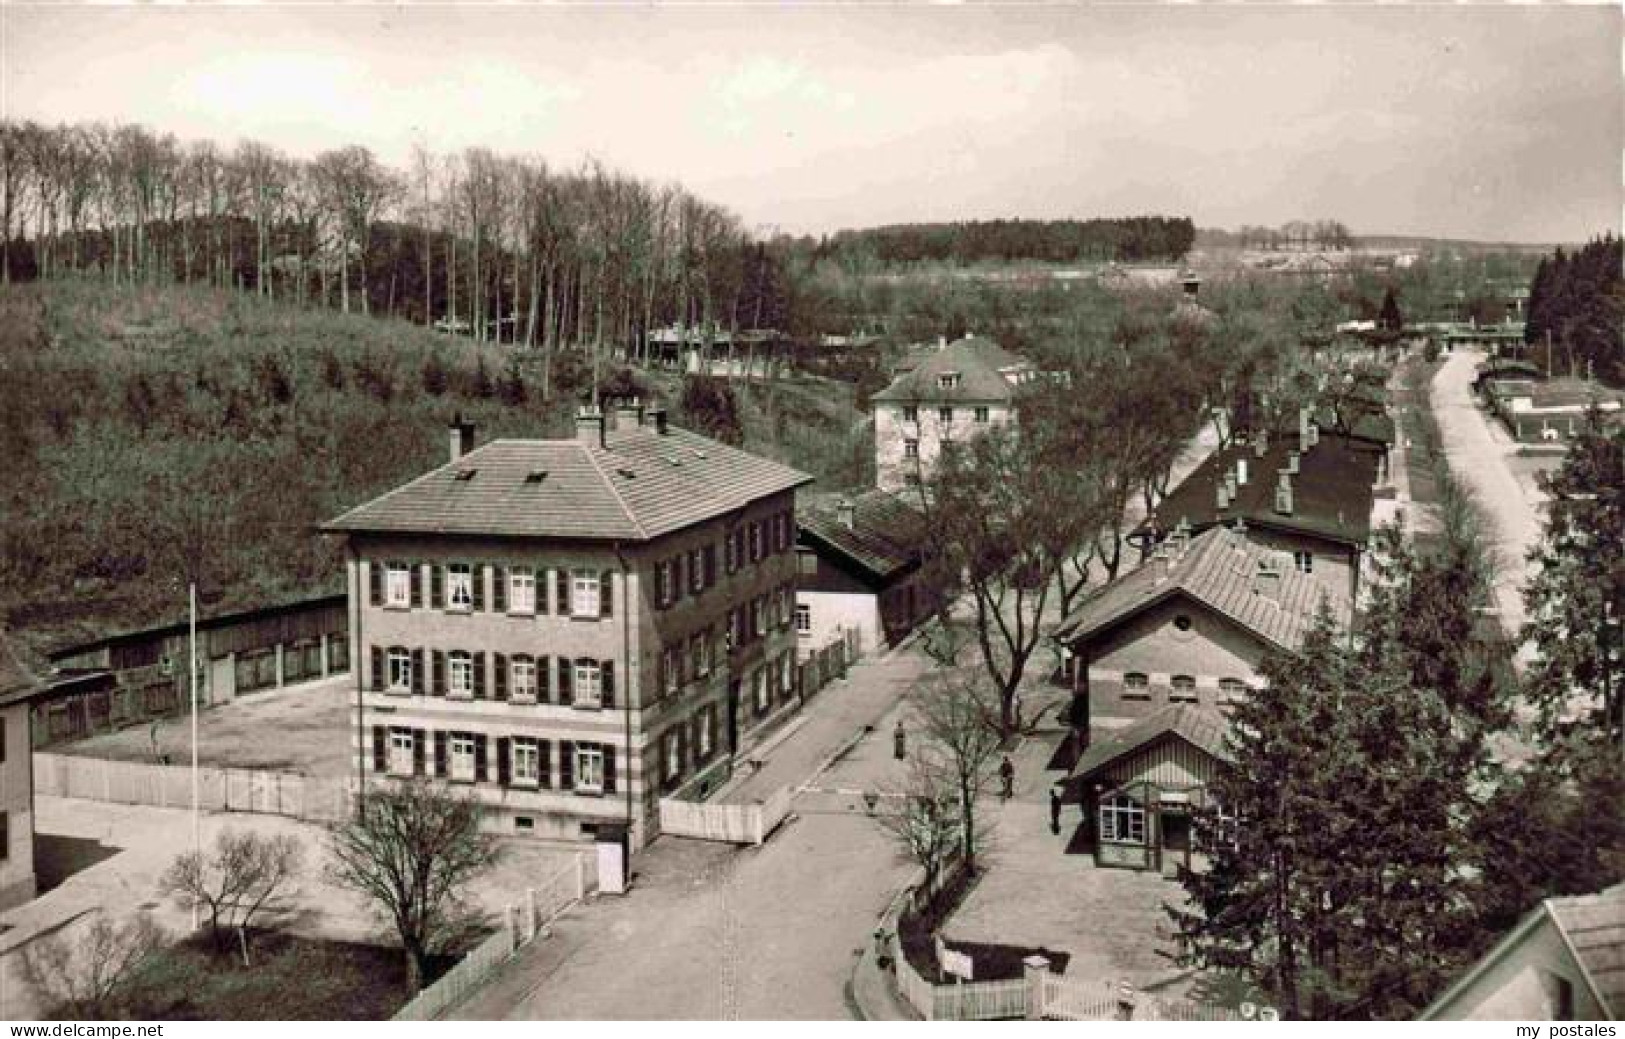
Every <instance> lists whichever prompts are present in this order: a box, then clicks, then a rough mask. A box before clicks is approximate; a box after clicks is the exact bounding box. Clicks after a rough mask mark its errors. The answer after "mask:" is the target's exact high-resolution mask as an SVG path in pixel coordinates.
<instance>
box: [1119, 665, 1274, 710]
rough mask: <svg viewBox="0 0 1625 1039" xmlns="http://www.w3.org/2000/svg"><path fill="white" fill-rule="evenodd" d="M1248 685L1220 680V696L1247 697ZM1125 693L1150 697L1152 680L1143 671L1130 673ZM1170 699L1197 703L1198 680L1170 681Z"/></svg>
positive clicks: (1189, 677) (1181, 678) (1177, 678)
mask: <svg viewBox="0 0 1625 1039" xmlns="http://www.w3.org/2000/svg"><path fill="white" fill-rule="evenodd" d="M1247 692H1248V685H1247V683H1246V682H1244V681H1242V680H1241V679H1239V678H1221V679H1219V694H1220V695H1221V696H1224V697H1228V698H1235V697H1241V696H1245V695H1246V694H1247ZM1123 693H1124V695H1125V696H1134V695H1141V696H1149V695H1150V694H1151V678H1150V676H1149V675H1147V674H1146V673H1145V672H1143V671H1129V672H1127V673H1126V674H1124V675H1123ZM1168 699H1170V700H1175V701H1178V700H1187V701H1189V702H1191V703H1195V702H1196V701H1197V699H1198V698H1197V695H1196V678H1195V676H1193V675H1174V676H1172V677H1170V678H1169V679H1168Z"/></svg>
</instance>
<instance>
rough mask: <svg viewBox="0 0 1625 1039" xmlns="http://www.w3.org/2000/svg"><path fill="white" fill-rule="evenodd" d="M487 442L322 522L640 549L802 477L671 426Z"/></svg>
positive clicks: (331, 527)
mask: <svg viewBox="0 0 1625 1039" xmlns="http://www.w3.org/2000/svg"><path fill="white" fill-rule="evenodd" d="M666 428H667V432H665V433H659V432H657V431H656V430H655V429H653V428H651V427H647V426H639V427H636V428H631V429H618V430H617V429H612V430H610V431H609V433H608V434H607V439H606V441H605V443H604V444H600V443H599V442H598V441H596V440H594V441H586V440H494V441H492V442H490V443H488V444H485V445H484V446H482V447H478V448H476V449H474V450H473V451H470V452H469V453H468V454H466V455H464V456H463V457H462V458H460V459H458V460H457V461H455V462H451V463H449V464H447V465H443V466H440V467H439V468H437V469H432V470H430V471H429V472H427V473H425V474H423V475H422V476H420V477H418V478H417V479H415V480H412V481H410V482H408V483H405V484H403V485H401V486H400V487H397V488H396V489H394V490H392V491H389V492H388V493H386V494H383V495H381V496H379V497H377V498H374V499H373V500H372V501H369V502H366V503H364V504H362V505H359V506H357V507H356V508H354V509H351V510H350V511H349V512H346V513H344V514H343V515H342V516H339V517H338V518H337V519H334V520H330V521H329V522H328V523H326V524H325V525H324V526H323V528H322V529H323V530H326V531H333V532H357V531H367V532H374V533H424V534H470V535H480V534H484V535H497V536H508V537H546V538H594V539H606V540H620V541H648V540H652V539H654V538H658V537H660V536H662V535H664V534H668V533H671V532H672V531H675V530H680V529H682V528H683V527H686V526H689V525H691V524H694V523H697V522H700V521H702V520H706V519H710V518H711V517H714V516H718V515H721V514H723V513H726V512H731V511H733V510H735V509H739V508H742V507H744V506H746V505H748V504H750V503H751V502H753V501H758V500H760V499H762V498H764V497H767V496H769V495H772V494H777V493H779V492H782V491H788V490H792V489H794V488H796V487H799V486H801V485H802V484H805V483H810V482H811V481H812V477H810V476H808V475H807V474H805V473H802V472H799V471H797V470H795V469H792V468H790V467H789V466H786V465H782V464H780V463H778V462H774V461H771V460H769V459H766V458H761V457H758V456H757V455H753V454H750V453H749V452H747V451H741V450H739V449H738V448H734V447H729V446H727V445H726V444H721V443H718V442H717V441H715V440H711V439H709V438H707V437H703V436H700V435H699V434H697V433H691V432H689V431H687V430H684V429H679V428H677V427H675V426H668V427H666Z"/></svg>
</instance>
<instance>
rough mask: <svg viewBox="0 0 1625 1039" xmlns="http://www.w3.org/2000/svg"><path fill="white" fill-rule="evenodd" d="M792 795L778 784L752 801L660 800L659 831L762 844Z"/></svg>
mask: <svg viewBox="0 0 1625 1039" xmlns="http://www.w3.org/2000/svg"><path fill="white" fill-rule="evenodd" d="M792 796H793V794H792V792H791V790H790V788H789V787H779V788H778V789H777V790H775V791H773V792H772V793H771V794H769V795H768V796H767V798H766V800H763V801H756V802H753V803H751V804H709V803H706V802H703V801H679V800H677V799H676V798H672V797H663V798H661V799H660V832H661V833H669V834H671V835H672V836H674V837H693V838H696V839H698V840H702V841H726V842H727V843H729V844H761V843H762V842H763V841H765V840H767V837H768V835H769V834H771V833H772V832H773V831H774V829H776V828H777V827H778V825H779V823H781V822H783V821H784V818H785V816H787V815H789V814H790V800H791V798H792Z"/></svg>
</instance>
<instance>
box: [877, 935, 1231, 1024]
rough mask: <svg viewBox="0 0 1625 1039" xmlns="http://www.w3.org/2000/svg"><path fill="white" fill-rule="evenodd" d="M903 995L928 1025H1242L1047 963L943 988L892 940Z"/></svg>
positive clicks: (1208, 1009) (1208, 1008)
mask: <svg viewBox="0 0 1625 1039" xmlns="http://www.w3.org/2000/svg"><path fill="white" fill-rule="evenodd" d="M891 955H892V963H893V964H894V965H895V971H896V977H897V989H898V991H899V992H900V993H901V994H902V996H903V998H904V999H905V1000H906V1001H907V1002H908V1004H909V1005H910V1006H912V1007H913V1008H914V1009H915V1011H916V1012H918V1013H919V1015H920V1016H921V1017H923V1018H925V1019H926V1020H927V1021H999V1020H1012V1019H1017V1018H1047V1019H1049V1020H1055V1021H1115V1020H1127V1019H1132V1020H1136V1021H1236V1020H1239V1019H1240V1015H1239V1014H1237V1013H1236V1012H1235V1011H1232V1010H1227V1009H1225V1008H1223V1007H1219V1006H1215V1005H1213V1004H1209V1003H1195V1002H1191V1001H1188V1000H1168V999H1160V998H1157V997H1154V996H1150V995H1148V994H1145V993H1132V992H1129V991H1128V990H1127V989H1125V988H1124V987H1123V986H1122V985H1121V984H1120V983H1118V982H1115V981H1101V980H1099V979H1094V980H1084V979H1081V978H1078V979H1073V978H1064V977H1061V976H1060V975H1058V974H1051V973H1050V972H1049V967H1048V964H1047V962H1046V963H1044V965H1043V966H1042V967H1038V968H1034V967H1031V966H1029V967H1028V968H1027V971H1026V974H1025V976H1023V977H1020V978H1008V979H1004V980H1000V981H963V982H960V981H956V982H953V983H951V984H950V983H940V984H939V983H937V982H933V981H929V980H927V979H926V978H924V977H922V976H921V975H920V973H919V972H918V971H916V970H915V969H914V965H913V964H911V963H909V961H908V957H907V956H905V955H904V954H903V943H902V939H901V937H900V936H899V935H897V934H896V933H895V932H894V933H893V934H892V935H891Z"/></svg>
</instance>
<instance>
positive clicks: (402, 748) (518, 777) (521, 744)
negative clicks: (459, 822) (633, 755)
mask: <svg viewBox="0 0 1625 1039" xmlns="http://www.w3.org/2000/svg"><path fill="white" fill-rule="evenodd" d="M493 742H494V743H495V753H494V754H493V753H492V752H491V751H492V746H491V745H492V743H493ZM552 742H553V741H549V740H543V739H536V738H532V737H528V736H515V737H507V736H502V737H498V738H497V739H496V740H495V741H493V740H492V739H491V738H490V737H489V736H487V735H486V734H484V733H478V732H444V731H430V730H427V729H414V728H408V727H405V726H398V725H395V726H388V727H386V726H383V725H374V726H373V727H372V768H373V771H374V772H376V773H378V774H380V775H391V776H400V777H406V776H434V777H438V778H441V779H448V780H451V781H452V782H458V783H488V782H491V781H492V780H493V779H494V780H495V781H496V782H497V783H498V785H500V786H505V787H506V786H519V787H532V788H535V789H538V790H550V789H554V786H555V783H556V784H557V789H559V790H561V791H566V792H572V791H573V792H575V793H580V794H605V793H614V792H615V767H616V750H615V748H614V747H612V746H610V745H608V744H602V743H585V742H573V741H570V740H559V741H557V743H558V751H557V754H558V757H557V762H556V764H555V760H554V752H553V747H552ZM493 758H494V759H495V770H494V771H495V775H494V776H493V775H492V771H493V769H492V767H491V766H492V759H493Z"/></svg>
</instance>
